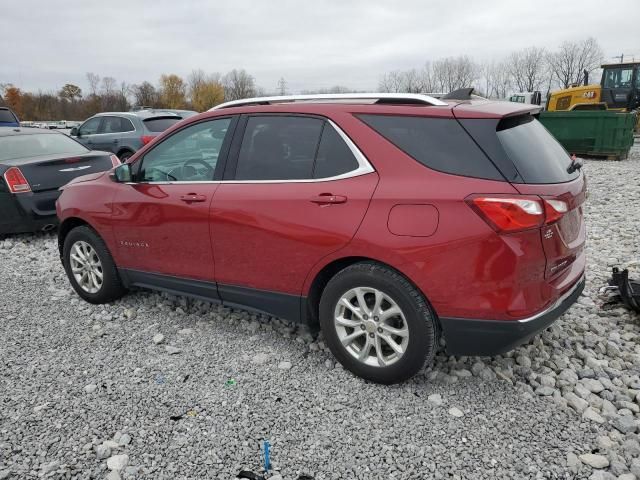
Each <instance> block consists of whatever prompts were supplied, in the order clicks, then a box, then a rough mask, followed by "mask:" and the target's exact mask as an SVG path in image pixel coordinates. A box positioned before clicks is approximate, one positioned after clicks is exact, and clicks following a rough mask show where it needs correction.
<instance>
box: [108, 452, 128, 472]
mask: <svg viewBox="0 0 640 480" xmlns="http://www.w3.org/2000/svg"><path fill="white" fill-rule="evenodd" d="M128 464H129V455H127V454H126V453H122V454H119V455H114V456H112V457H109V458H108V459H107V468H108V469H109V470H115V471H121V470H124V468H125V467H126V466H127V465H128Z"/></svg>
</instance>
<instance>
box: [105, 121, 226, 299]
mask: <svg viewBox="0 0 640 480" xmlns="http://www.w3.org/2000/svg"><path fill="white" fill-rule="evenodd" d="M233 123H234V119H233V118H232V117H226V118H216V119H213V120H206V121H203V122H199V123H196V124H192V125H189V126H187V127H186V128H183V129H181V130H178V131H176V132H175V133H173V134H172V135H171V136H169V137H166V138H164V139H163V140H161V141H159V142H158V143H157V144H156V145H155V146H154V147H153V148H152V149H151V150H150V151H148V152H147V153H146V154H145V155H144V157H143V158H140V159H139V160H137V161H136V162H134V164H133V165H132V170H133V171H134V182H132V183H129V184H118V187H117V188H118V191H117V193H116V195H115V197H114V201H113V217H112V218H113V232H114V237H115V240H116V243H117V252H118V259H117V261H118V266H119V267H120V268H124V269H127V270H132V271H134V272H135V274H136V275H138V277H139V276H140V275H142V276H143V277H144V275H147V276H148V275H149V274H160V275H162V276H164V277H165V278H164V280H163V281H164V282H165V284H166V283H167V282H169V283H170V284H173V285H177V286H178V287H179V288H178V287H176V288H174V290H180V288H183V287H184V288H191V287H193V286H194V285H197V283H194V282H190V280H195V281H204V282H213V281H214V278H215V275H214V265H213V252H212V248H211V239H210V234H209V206H210V204H211V200H212V199H213V195H214V193H215V191H216V189H217V188H218V183H217V182H214V175H215V172H216V171H217V170H218V169H221V168H223V167H224V165H223V163H224V162H223V160H224V157H225V155H226V152H227V151H228V143H229V139H228V137H229V136H230V134H229V133H228V132H229V131H230V130H231V126H232V125H233ZM138 277H136V278H138ZM137 281H138V282H142V283H144V281H143V280H140V279H138V280H137ZM152 283H156V284H157V283H158V281H157V277H156V281H155V282H152ZM201 287H202V285H201ZM204 288H208V289H209V293H211V292H216V290H215V286H211V285H210V284H208V286H206V285H205V286H204ZM190 293H194V292H193V291H191V292H190ZM216 295H217V292H216Z"/></svg>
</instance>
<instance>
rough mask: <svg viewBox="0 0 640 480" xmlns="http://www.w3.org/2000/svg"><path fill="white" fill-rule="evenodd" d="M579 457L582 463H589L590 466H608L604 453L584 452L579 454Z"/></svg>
mask: <svg viewBox="0 0 640 480" xmlns="http://www.w3.org/2000/svg"><path fill="white" fill-rule="evenodd" d="M579 458H580V461H581V462H582V463H584V464H585V465H589V466H590V467H591V468H605V467H608V466H609V459H608V458H607V457H605V456H604V455H597V454H595V453H585V454H584V455H580V457H579Z"/></svg>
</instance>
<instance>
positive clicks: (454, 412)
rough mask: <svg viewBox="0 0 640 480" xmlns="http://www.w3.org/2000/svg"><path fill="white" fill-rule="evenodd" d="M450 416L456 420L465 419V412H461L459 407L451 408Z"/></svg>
mask: <svg viewBox="0 0 640 480" xmlns="http://www.w3.org/2000/svg"><path fill="white" fill-rule="evenodd" d="M449 415H451V416H452V417H456V418H461V417H464V412H463V411H462V410H460V409H459V408H458V407H451V408H450V409H449Z"/></svg>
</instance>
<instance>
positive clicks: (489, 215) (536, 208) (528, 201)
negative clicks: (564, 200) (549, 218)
mask: <svg viewBox="0 0 640 480" xmlns="http://www.w3.org/2000/svg"><path fill="white" fill-rule="evenodd" d="M467 202H468V203H469V205H470V206H471V207H472V208H473V209H474V210H475V211H476V212H477V213H478V214H480V216H481V217H482V218H483V219H484V221H486V222H487V223H488V224H489V225H490V226H491V227H493V229H494V230H495V231H497V232H518V231H521V230H529V229H531V228H539V227H541V226H542V225H543V223H544V210H543V209H542V204H541V202H540V199H537V198H533V197H493V196H491V197H488V196H478V197H472V198H470V199H469V200H467Z"/></svg>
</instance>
